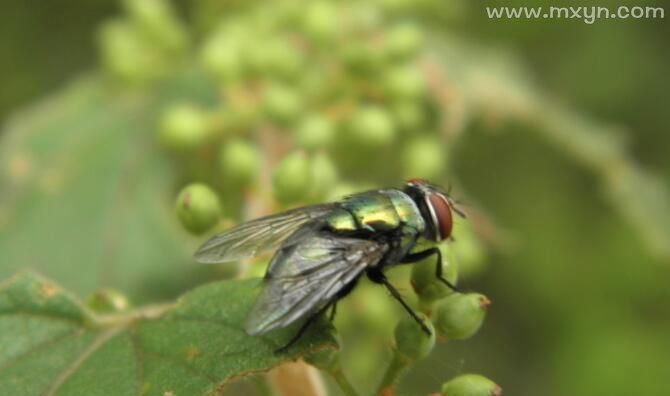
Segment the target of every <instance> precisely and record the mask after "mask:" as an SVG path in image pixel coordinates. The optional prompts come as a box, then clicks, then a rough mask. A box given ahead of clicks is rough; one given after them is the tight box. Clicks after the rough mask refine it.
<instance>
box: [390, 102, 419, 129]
mask: <svg viewBox="0 0 670 396" xmlns="http://www.w3.org/2000/svg"><path fill="white" fill-rule="evenodd" d="M391 111H392V112H393V118H394V119H395V120H396V122H397V123H398V127H400V128H401V129H402V130H404V131H406V132H409V133H415V132H420V131H421V130H422V129H423V128H424V126H425V124H426V118H427V113H426V110H425V109H424V107H423V104H422V103H420V102H416V101H415V100H403V101H398V102H395V103H393V104H392V105H391Z"/></svg>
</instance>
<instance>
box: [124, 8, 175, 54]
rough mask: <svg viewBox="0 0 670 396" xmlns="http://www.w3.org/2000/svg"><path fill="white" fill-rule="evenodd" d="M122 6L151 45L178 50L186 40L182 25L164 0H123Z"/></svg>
mask: <svg viewBox="0 0 670 396" xmlns="http://www.w3.org/2000/svg"><path fill="white" fill-rule="evenodd" d="M123 5H124V8H125V9H126V11H128V14H129V15H130V17H131V18H132V19H133V21H134V22H135V23H136V24H137V26H138V27H139V29H141V30H142V31H143V33H144V34H145V36H147V37H148V38H149V39H150V40H151V42H152V44H153V45H156V46H158V47H160V48H162V49H166V50H180V49H182V48H183V47H184V46H185V45H186V42H187V34H186V29H185V28H184V26H183V25H182V24H181V23H180V22H179V21H178V19H177V17H176V15H175V12H174V9H172V7H171V6H170V2H169V1H166V0H124V1H123Z"/></svg>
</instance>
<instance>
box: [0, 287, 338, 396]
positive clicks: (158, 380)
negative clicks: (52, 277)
mask: <svg viewBox="0 0 670 396" xmlns="http://www.w3.org/2000/svg"><path fill="white" fill-rule="evenodd" d="M258 286H259V285H258V280H244V281H226V282H219V283H212V284H209V285H205V286H202V287H199V288H197V289H195V290H194V291H192V292H190V293H187V294H186V295H185V296H183V297H182V298H180V299H179V300H178V301H177V303H176V304H171V305H162V306H154V307H148V308H144V309H140V310H137V311H133V312H130V313H127V314H124V315H118V316H96V315H95V314H93V313H92V312H90V311H88V310H87V309H86V308H85V307H84V306H83V305H82V304H81V303H80V302H78V301H77V300H76V299H74V298H73V297H72V296H71V295H70V294H68V293H67V292H65V291H63V290H62V289H61V288H60V287H59V286H56V285H54V284H53V283H51V282H49V281H47V280H45V279H43V278H41V277H39V276H36V275H34V274H20V275H18V276H15V277H14V278H12V279H10V280H9V281H8V282H7V283H5V284H4V285H3V286H2V287H0V394H2V395H12V396H22V395H26V396H34V395H48V396H52V395H55V396H66V395H88V396H99V395H100V396H101V395H133V394H136V395H160V396H163V395H166V394H173V395H203V394H219V393H221V390H222V389H223V388H224V386H225V385H226V384H227V383H229V382H230V381H232V380H234V379H236V378H239V377H243V376H246V375H250V374H254V373H258V372H262V371H266V370H269V369H271V368H272V367H275V366H277V365H279V364H280V363H282V362H285V361H288V360H294V359H297V358H298V357H300V356H303V355H305V354H309V353H313V352H315V351H318V350H322V349H324V348H335V347H336V344H335V340H334V338H333V335H332V333H331V331H330V330H331V329H332V327H330V325H329V324H328V323H327V322H326V321H321V322H318V323H317V324H316V325H315V326H314V327H313V328H312V329H311V330H310V331H308V332H307V333H306V334H305V336H304V337H303V338H301V340H300V341H299V342H298V343H297V344H295V346H293V347H291V349H290V350H289V352H287V353H286V354H282V355H278V354H275V353H274V351H275V350H276V349H277V348H278V347H280V346H282V345H283V344H284V343H285V342H286V341H287V340H288V339H289V338H290V337H291V335H292V334H294V333H293V332H295V331H296V329H295V328H289V329H285V330H283V331H279V332H273V333H271V334H270V335H265V336H261V337H251V336H248V335H247V334H246V333H245V332H244V329H243V324H244V319H245V316H246V314H247V312H248V311H249V309H250V306H251V304H252V302H253V301H254V298H255V294H256V293H257V292H258V290H259V289H260V288H259V287H258ZM170 392H171V393H170Z"/></svg>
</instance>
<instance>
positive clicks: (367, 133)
mask: <svg viewBox="0 0 670 396" xmlns="http://www.w3.org/2000/svg"><path fill="white" fill-rule="evenodd" d="M395 132H396V131H395V125H394V123H393V120H392V119H391V116H390V115H389V113H388V112H387V111H386V110H385V109H383V108H381V107H377V106H368V107H363V108H361V109H360V110H358V111H357V112H356V113H355V114H354V115H353V116H352V118H351V120H350V123H349V128H348V136H349V137H350V138H351V140H352V143H353V144H360V145H361V146H363V147H365V148H379V147H383V146H388V145H390V144H391V143H392V142H393V140H394V138H395Z"/></svg>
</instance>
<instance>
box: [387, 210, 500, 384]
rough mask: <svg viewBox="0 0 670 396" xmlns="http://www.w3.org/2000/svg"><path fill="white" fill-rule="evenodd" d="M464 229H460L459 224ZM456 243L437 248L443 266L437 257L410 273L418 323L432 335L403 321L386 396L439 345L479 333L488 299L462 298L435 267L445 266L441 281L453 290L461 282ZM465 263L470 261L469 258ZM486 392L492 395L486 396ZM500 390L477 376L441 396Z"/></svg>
mask: <svg viewBox="0 0 670 396" xmlns="http://www.w3.org/2000/svg"><path fill="white" fill-rule="evenodd" d="M461 224H462V223H461ZM456 244H457V243H442V244H440V245H439V246H438V248H439V249H440V252H441V257H442V260H441V262H436V258H435V256H432V257H428V258H426V259H424V260H422V261H420V262H418V263H415V264H414V265H413V267H412V271H411V276H410V283H411V285H412V288H413V289H414V292H415V293H416V295H417V297H418V303H417V305H418V306H419V309H420V310H421V311H422V313H420V314H419V315H420V316H419V318H420V319H421V321H422V322H423V323H424V324H425V325H426V326H427V328H428V329H429V330H430V335H427V334H426V329H424V328H422V327H421V326H420V325H419V324H418V323H417V321H416V320H414V319H413V318H411V317H405V318H403V319H401V320H400V322H399V323H398V324H397V326H396V329H395V334H394V336H395V349H394V356H393V359H392V361H391V363H390V364H389V366H388V368H387V371H386V375H385V376H384V379H383V380H382V383H381V385H380V388H379V392H380V394H382V393H383V392H388V391H387V390H388V389H392V388H393V387H394V386H395V383H396V382H397V381H398V379H399V377H400V375H401V374H402V373H403V371H405V370H406V368H407V367H409V366H410V365H411V364H412V363H413V362H414V361H416V360H419V359H422V358H425V357H426V356H428V355H429V354H430V352H431V351H432V349H433V348H434V346H435V341H436V335H437V339H438V340H443V341H446V340H463V339H467V338H470V337H472V336H473V335H474V334H475V333H476V332H477V330H479V328H480V327H481V325H482V323H483V321H484V318H485V316H486V310H487V308H488V306H489V305H490V303H491V302H490V301H489V299H488V298H487V297H486V296H484V295H482V294H479V293H470V292H467V293H466V292H458V291H455V290H453V289H452V288H450V287H449V286H447V285H446V284H445V283H444V282H443V281H441V280H440V279H438V277H437V274H436V273H437V269H436V265H441V267H442V268H441V270H442V271H441V272H442V276H443V277H444V278H445V279H446V280H447V281H448V282H449V283H450V284H451V285H455V284H456V283H457V280H458V265H457V257H458V252H457V251H456V250H455V249H454V248H453V247H454V246H455V245H456ZM466 257H467V256H466ZM485 389H486V392H488V393H486V392H485V393H482V392H484V390H485ZM500 392H501V391H500V388H499V387H497V385H495V384H493V383H492V382H491V381H490V380H488V379H486V378H484V377H482V376H476V375H470V376H461V377H456V378H454V379H452V380H450V381H449V382H447V383H445V384H444V386H443V388H442V393H441V394H443V395H449V396H461V395H464V396H469V395H472V396H476V395H486V396H494V395H499V394H500Z"/></svg>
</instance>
